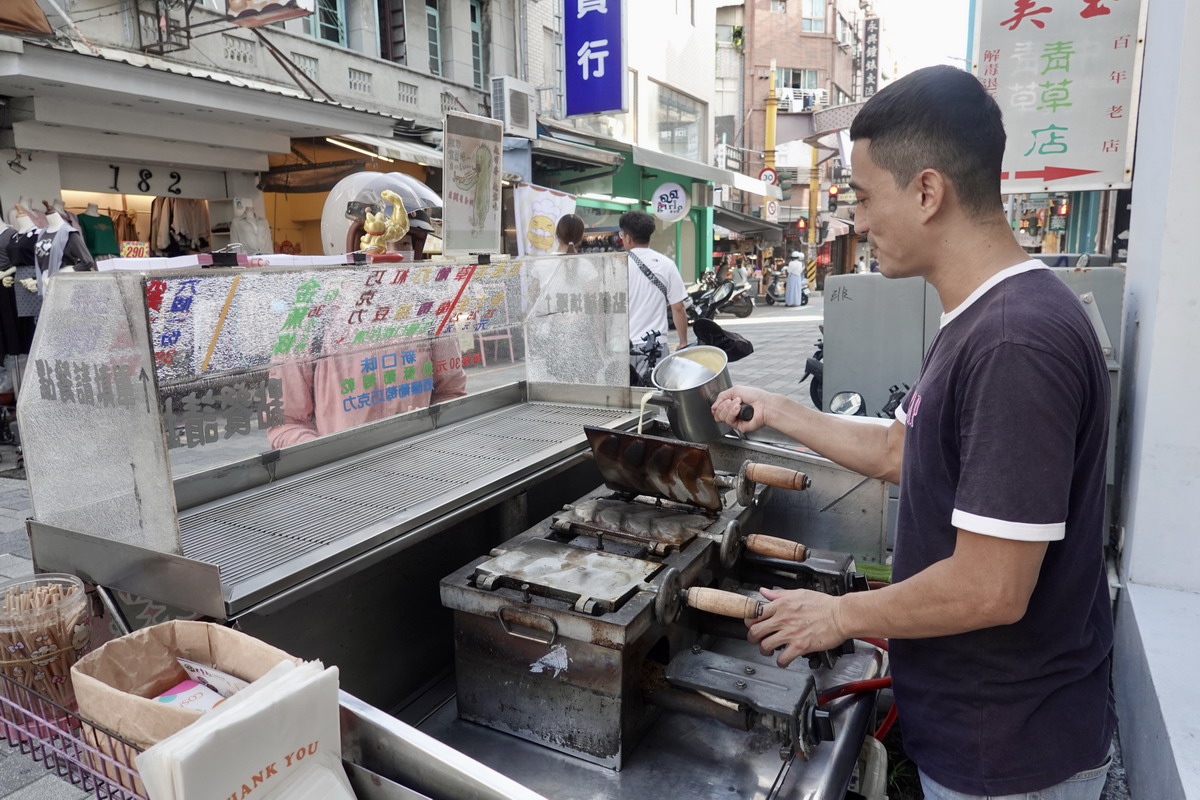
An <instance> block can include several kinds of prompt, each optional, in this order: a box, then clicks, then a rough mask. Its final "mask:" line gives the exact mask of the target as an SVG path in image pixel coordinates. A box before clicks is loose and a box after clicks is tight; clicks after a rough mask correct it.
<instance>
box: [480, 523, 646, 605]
mask: <svg viewBox="0 0 1200 800" xmlns="http://www.w3.org/2000/svg"><path fill="white" fill-rule="evenodd" d="M661 568H662V565H661V564H658V563H655V562H653V561H643V560H642V559H640V558H630V557H628V556H622V555H617V554H616V553H606V552H601V551H597V550H584V549H582V548H579V547H572V546H571V545H568V544H562V543H560V542H552V541H549V540H547V539H528V540H526V541H523V542H521V543H520V544H519V545H518V546H517V547H514V548H512V549H509V550H507V551H506V552H504V553H501V554H500V555H498V556H496V557H494V558H491V559H489V560H487V561H485V562H483V563H482V564H480V565H479V566H477V567H476V568H475V585H476V586H478V587H479V588H481V589H491V588H494V587H497V586H504V587H507V588H523V587H524V586H528V587H529V589H528V591H530V592H531V593H533V594H539V595H542V596H544V597H555V598H558V599H560V600H566V601H568V602H570V603H573V604H574V607H575V610H576V611H580V612H583V613H585V614H591V613H599V612H604V611H613V610H615V609H617V608H620V607H621V604H622V603H624V602H625V600H626V599H627V598H629V597H630V596H631V595H633V594H634V593H635V592H637V591H638V587H639V586H640V585H641V584H643V583H645V582H646V580H647V579H649V577H650V576H651V575H653V574H654V573H655V572H657V571H658V570H659V569H661Z"/></svg>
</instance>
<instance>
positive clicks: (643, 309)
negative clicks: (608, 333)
mask: <svg viewBox="0 0 1200 800" xmlns="http://www.w3.org/2000/svg"><path fill="white" fill-rule="evenodd" d="M617 224H618V225H619V226H620V227H621V246H622V247H624V248H625V252H626V253H628V254H629V258H628V261H629V341H630V343H631V345H632V346H633V347H635V348H640V347H641V346H642V345H643V344H644V343H645V337H646V335H647V334H648V333H651V332H654V333H655V335H656V338H657V340H658V354H657V357H656V358H655V361H658V360H660V359H662V358H663V357H665V356H666V355H667V308H668V307H669V308H670V309H671V317H672V318H673V319H674V320H675V332H676V333H677V334H678V335H679V346H680V347H683V346H684V345H686V344H687V340H688V327H687V314H686V313H684V310H683V301H684V299H685V298H686V297H687V290H685V289H684V288H683V279H682V278H681V277H679V268H678V267H676V266H675V262H674V261H672V260H671V259H669V258H667V257H666V256H664V255H663V254H662V253H659V252H656V251H654V250H651V249H650V236H651V235H652V234H653V233H654V227H655V225H654V217H652V216H650V215H649V214H647V213H646V212H644V211H626V212H625V213H624V214H622V215H621V218H620V220H618V221H617ZM629 363H630V365H631V366H632V367H633V369H634V370H635V371H636V372H637V373H638V374H639V375H640V374H642V372H643V371H644V370H645V369H646V367H647V364H648V359H647V356H644V355H630V359H629Z"/></svg>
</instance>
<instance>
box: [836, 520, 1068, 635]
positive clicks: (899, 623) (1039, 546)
mask: <svg viewBox="0 0 1200 800" xmlns="http://www.w3.org/2000/svg"><path fill="white" fill-rule="evenodd" d="M1045 554H1046V542H1024V541H1014V540H1008V539H997V538H995V537H991V536H984V535H982V534H976V533H969V532H965V531H960V532H959V535H958V540H957V544H956V546H955V551H954V553H953V554H952V555H951V556H950V557H949V558H946V559H943V560H942V561H938V562H936V563H934V564H931V565H930V566H928V567H926V568H925V569H924V570H922V571H921V572H919V573H917V574H916V575H914V576H912V577H911V578H909V579H907V580H904V581H900V582H899V583H896V584H894V585H892V586H888V587H886V588H884V589H880V590H878V591H872V592H856V593H853V595H844V596H842V597H839V598H838V609H837V611H836V614H835V616H836V617H837V622H838V625H839V627H840V628H842V630H843V632H844V633H845V634H846V636H847V637H848V638H859V637H863V636H880V637H888V638H896V639H912V638H927V637H931V636H951V635H954V634H957V633H965V632H966V631H974V630H980V629H982V628H990V627H994V626H997V625H1009V624H1012V623H1014V622H1017V621H1018V620H1020V619H1021V618H1022V617H1023V616H1025V610H1026V608H1027V607H1028V603H1029V597H1030V596H1031V595H1032V594H1033V590H1034V587H1035V586H1036V585H1037V580H1038V576H1039V574H1040V571H1041V566H1042V559H1043V558H1044V557H1045Z"/></svg>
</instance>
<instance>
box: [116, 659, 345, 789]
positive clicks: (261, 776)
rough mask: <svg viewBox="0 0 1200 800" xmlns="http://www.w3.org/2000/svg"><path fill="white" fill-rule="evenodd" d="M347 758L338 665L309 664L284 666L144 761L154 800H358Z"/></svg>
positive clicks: (140, 760)
mask: <svg viewBox="0 0 1200 800" xmlns="http://www.w3.org/2000/svg"><path fill="white" fill-rule="evenodd" d="M285 668H286V669H285ZM341 756H342V753H341V734H340V725H339V711H338V671H337V668H336V667H330V668H329V669H323V668H322V667H321V665H320V664H319V663H309V664H305V665H303V666H301V667H295V668H292V667H291V665H290V664H285V665H282V666H280V667H276V668H275V669H274V670H272V671H271V672H270V673H268V675H267V676H266V677H264V678H262V679H261V680H260V681H258V682H256V683H254V684H252V685H251V686H250V687H249V688H247V689H245V690H243V691H242V692H239V693H238V694H237V695H235V696H234V697H233V698H231V699H230V700H229V701H227V702H226V703H223V704H222V705H221V706H218V707H217V708H215V709H213V711H212V712H210V713H208V714H205V715H204V717H203V719H201V720H200V721H199V722H197V723H196V724H195V725H193V726H191V727H188V728H185V729H184V730H181V731H180V732H179V733H177V734H175V735H174V736H171V737H169V738H167V739H165V740H163V741H162V742H160V743H158V744H157V745H155V746H154V747H152V748H151V749H149V750H147V751H146V752H145V753H143V754H141V755H140V756H138V759H137V764H138V767H139V769H140V770H141V772H142V775H143V776H144V778H145V781H146V785H147V786H148V787H149V788H150V789H151V792H150V796H151V797H152V798H164V799H166V800H227V798H230V797H234V798H245V797H259V796H260V795H261V796H262V800H298V798H301V797H311V798H314V799H319V800H352V799H353V797H354V791H353V789H351V787H350V783H349V781H348V779H347V778H346V774H345V771H344V770H343V768H342V765H341Z"/></svg>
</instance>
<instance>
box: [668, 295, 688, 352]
mask: <svg viewBox="0 0 1200 800" xmlns="http://www.w3.org/2000/svg"><path fill="white" fill-rule="evenodd" d="M671 319H673V320H674V321H675V333H677V334H678V335H679V346H680V347H683V346H684V345H685V344H687V343H688V324H687V312H685V311H684V310H683V303H672V304H671Z"/></svg>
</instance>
